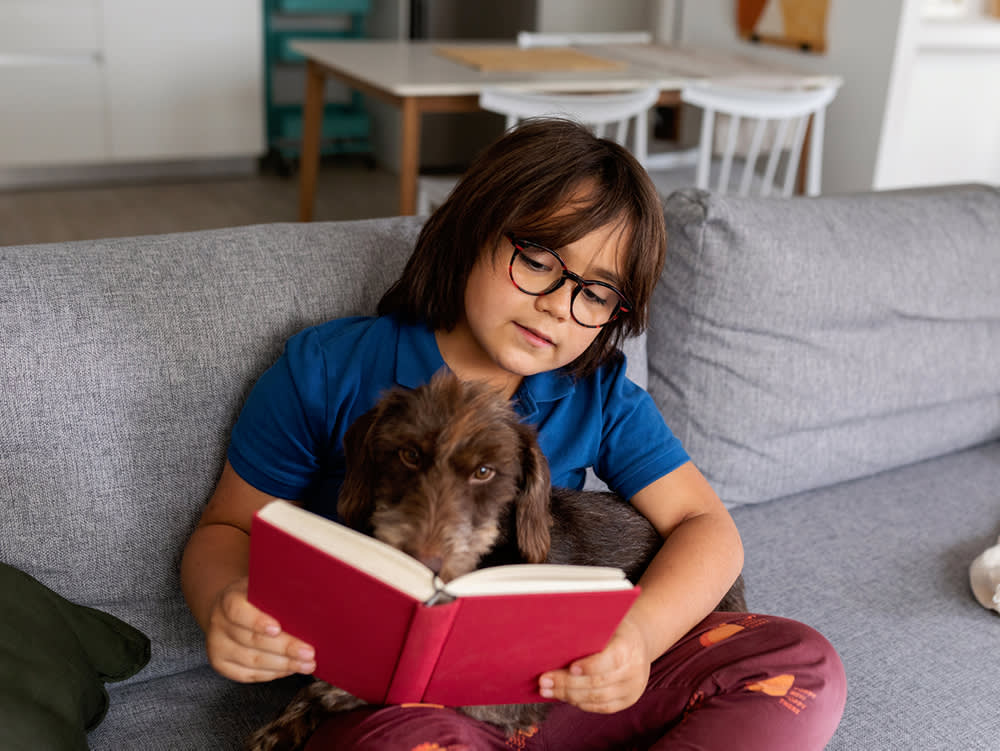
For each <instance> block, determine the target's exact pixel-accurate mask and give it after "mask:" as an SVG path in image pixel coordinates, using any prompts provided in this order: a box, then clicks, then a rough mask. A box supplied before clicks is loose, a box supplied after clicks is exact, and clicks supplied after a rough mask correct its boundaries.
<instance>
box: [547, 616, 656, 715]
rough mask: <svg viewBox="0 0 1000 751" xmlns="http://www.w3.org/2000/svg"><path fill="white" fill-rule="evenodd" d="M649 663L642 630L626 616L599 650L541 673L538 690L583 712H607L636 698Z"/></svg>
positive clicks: (626, 705)
mask: <svg viewBox="0 0 1000 751" xmlns="http://www.w3.org/2000/svg"><path fill="white" fill-rule="evenodd" d="M649 666H650V659H649V657H648V655H647V654H646V644H645V642H644V641H643V639H642V634H641V633H640V631H639V628H638V626H636V625H635V623H634V622H633V621H631V620H630V619H629V617H628V616H626V618H625V620H623V621H622V622H621V624H620V625H619V626H618V630H617V631H615V633H614V635H613V636H612V637H611V641H609V642H608V646H607V647H605V648H604V650H603V651H601V652H598V653H597V654H593V655H590V656H589V657H584V658H582V659H579V660H577V661H576V662H574V663H573V664H572V665H570V666H569V668H568V669H566V670H554V671H550V672H548V673H544V674H542V676H541V677H540V678H539V680H538V685H539V692H540V693H541V695H542V696H544V697H546V698H555V699H561V700H562V701H565V702H568V703H569V704H573V705H574V706H577V707H579V708H580V709H582V710H584V711H586V712H601V713H605V714H610V713H611V712H618V711H620V710H622V709H625V708H626V707H630V706H632V705H633V704H635V702H636V701H638V700H639V697H640V696H642V693H643V691H645V690H646V683H647V682H648V681H649Z"/></svg>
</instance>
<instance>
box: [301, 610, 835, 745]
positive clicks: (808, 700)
mask: <svg viewBox="0 0 1000 751" xmlns="http://www.w3.org/2000/svg"><path fill="white" fill-rule="evenodd" d="M846 693H847V684H846V679H845V676H844V668H843V666H842V664H841V662H840V658H839V657H838V656H837V653H836V652H835V651H834V649H833V647H832V646H831V645H830V643H829V642H828V641H827V640H826V639H825V638H823V636H821V635H820V634H819V633H817V632H816V631H814V630H813V629H811V628H809V627H808V626H805V625H803V624H801V623H798V622H796V621H790V620H787V619H784V618H776V617H772V616H763V615H751V614H745V613H712V614H711V615H709V616H708V617H707V618H706V619H705V620H704V621H702V622H701V623H700V624H698V626H696V627H695V628H694V629H692V630H691V632H690V633H689V634H688V635H687V636H685V637H684V638H683V639H681V640H680V641H679V642H677V644H675V645H674V646H673V647H671V648H670V650H669V651H668V652H667V653H666V654H664V655H663V656H662V657H660V658H659V659H658V660H656V661H655V662H654V663H653V665H652V670H651V672H650V677H649V684H648V685H647V687H646V691H645V693H644V694H643V695H642V697H641V698H640V699H639V701H637V702H636V703H635V704H633V705H632V706H631V707H629V708H627V709H624V710H622V711H620V712H616V713H615V714H593V713H589V712H584V711H582V710H579V709H577V708H575V707H572V706H570V705H568V704H556V705H555V706H554V707H553V709H552V711H551V712H550V713H549V716H548V718H547V719H546V721H545V722H544V723H543V724H542V725H541V726H540V727H538V728H532V729H531V730H530V731H527V732H520V733H518V734H516V735H514V736H511V737H506V736H505V735H504V734H503V733H501V732H500V731H499V730H497V729H496V728H495V727H493V726H491V725H486V724H484V723H481V722H478V721H476V720H472V719H470V718H468V717H466V716H465V715H462V714H460V713H458V712H455V711H454V710H452V709H448V708H445V707H439V706H434V705H426V704H419V705H403V706H390V707H366V708H362V709H359V710H356V711H354V712H348V713H346V714H342V715H338V716H335V717H332V718H331V719H329V720H327V721H326V722H325V723H324V724H323V725H322V726H320V728H319V729H318V730H317V731H316V733H315V734H314V736H313V737H312V739H311V740H310V742H309V744H308V746H307V751H322V750H324V749H338V750H341V749H345V750H346V749H354V750H356V751H362V750H363V751H397V750H398V751H480V749H482V750H484V751H485V750H486V749H489V750H490V751H511V749H519V750H523V751H543V750H544V751H598V750H601V751H604V750H611V749H614V751H626V750H628V751H631V750H632V749H671V750H672V751H676V750H679V749H684V750H685V751H693V750H694V749H699V750H704V751H710V750H711V751H715V750H725V751H730V750H731V749H740V750H741V751H755V750H756V749H760V750H761V751H764V750H765V749H766V750H767V751H784V750H787V751H810V750H811V749H822V748H823V747H824V746H825V745H826V743H827V741H829V740H830V737H831V736H832V735H833V732H834V730H835V729H836V728H837V724H838V723H839V722H840V717H841V714H842V713H843V711H844V702H845V699H846Z"/></svg>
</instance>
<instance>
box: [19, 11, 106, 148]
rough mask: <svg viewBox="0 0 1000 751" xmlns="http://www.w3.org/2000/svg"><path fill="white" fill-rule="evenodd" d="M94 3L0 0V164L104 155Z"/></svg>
mask: <svg viewBox="0 0 1000 751" xmlns="http://www.w3.org/2000/svg"><path fill="white" fill-rule="evenodd" d="M97 2H98V0H89V1H88V0H3V1H2V2H0V164H2V165H10V166H22V165H51V164H64V163H67V162H70V163H78V162H92V161H100V160H102V159H104V158H105V157H106V156H107V139H106V119H105V99H104V86H103V80H102V68H101V58H100V29H99V26H100V12H99V8H98V6H97Z"/></svg>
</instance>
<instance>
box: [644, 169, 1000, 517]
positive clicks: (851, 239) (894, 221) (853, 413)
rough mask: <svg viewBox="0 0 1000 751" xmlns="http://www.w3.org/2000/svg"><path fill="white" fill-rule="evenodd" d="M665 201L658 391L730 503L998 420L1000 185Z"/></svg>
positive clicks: (899, 461)
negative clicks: (666, 238)
mask: <svg viewBox="0 0 1000 751" xmlns="http://www.w3.org/2000/svg"><path fill="white" fill-rule="evenodd" d="M665 210H666V219H667V226H668V232H669V253H668V257H667V264H666V268H665V270H664V273H663V276H662V278H661V280H660V283H659V285H658V286H657V289H656V292H655V294H654V302H653V305H654V310H655V311H656V313H655V319H654V320H653V322H652V324H651V326H650V332H649V340H648V348H649V357H650V360H649V367H650V383H649V390H650V393H651V394H652V395H653V397H654V399H655V400H656V401H657V403H658V404H659V405H660V407H661V409H662V410H663V412H664V415H665V417H666V419H667V421H668V423H669V424H670V426H671V428H672V429H673V430H674V432H675V433H676V434H677V435H678V436H679V437H680V439H681V440H682V441H683V442H684V444H685V447H686V448H687V450H688V451H689V453H690V454H691V456H692V457H693V459H694V461H695V463H696V464H698V465H699V467H700V468H701V469H702V471H703V472H704V473H705V474H706V476H707V477H708V478H709V480H710V481H711V482H712V484H713V486H714V487H715V488H716V490H717V491H718V493H719V495H720V496H721V497H722V498H723V500H724V501H725V502H726V503H727V504H729V505H731V506H732V505H738V504H743V503H753V502H758V501H764V500H767V499H770V498H776V497H779V496H784V495H788V494H791V493H796V492H800V491H803V490H808V489H810V488H817V487H821V486H824V485H829V484H832V483H835V482H839V481H843V480H848V479H851V478H855V477H860V476H864V475H870V474H873V473H875V472H879V471H881V470H885V469H888V468H891V467H896V466H900V465H905V464H908V463H911V462H916V461H919V460H921V459H925V458H928V457H934V456H938V455H942V454H945V453H948V452H952V451H957V450H959V449H962V448H965V447H968V446H973V445H976V444H979V443H982V442H984V441H987V440H989V439H991V438H995V437H997V436H998V435H1000V292H998V290H1000V242H998V240H997V238H998V237H1000V192H998V191H997V190H995V189H990V188H986V187H977V186H965V187H956V188H954V189H951V190H942V189H940V188H939V189H937V190H935V191H899V192H893V193H874V194H866V195H864V196H834V197H822V198H813V199H806V198H792V199H763V198H756V199H754V198H737V197H726V196H719V195H713V194H709V193H706V192H701V191H682V192H678V193H674V194H673V195H671V196H670V197H669V198H668V199H667V201H666V205H665Z"/></svg>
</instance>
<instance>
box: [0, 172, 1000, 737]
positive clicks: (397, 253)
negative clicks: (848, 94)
mask: <svg viewBox="0 0 1000 751" xmlns="http://www.w3.org/2000/svg"><path fill="white" fill-rule="evenodd" d="M666 212H667V217H668V225H669V230H670V248H669V250H670V253H669V258H668V264H667V269H666V271H665V273H664V276H663V279H662V280H661V283H660V285H659V287H658V291H657V293H656V297H655V300H654V307H653V314H652V317H651V321H652V322H651V328H650V331H649V334H648V338H647V339H644V340H638V341H635V342H632V343H630V347H629V352H630V358H631V359H630V364H631V367H632V368H633V372H634V377H635V379H637V380H639V381H641V382H647V383H648V388H649V390H650V392H651V393H652V394H653V396H654V397H655V398H656V400H657V402H658V403H659V405H660V406H661V408H662V410H663V412H664V414H665V416H666V418H667V420H668V422H669V424H670V425H671V426H672V427H673V429H674V430H675V432H676V433H677V434H678V435H679V436H680V437H681V439H682V440H683V441H684V442H685V444H686V446H687V447H688V449H689V451H690V452H691V454H692V455H693V456H694V458H695V460H696V463H697V464H698V465H699V466H700V467H701V469H702V470H703V471H704V472H705V473H706V474H707V476H708V477H709V479H710V480H711V481H712V482H713V484H714V486H715V487H716V488H717V490H718V491H719V493H720V495H721V496H722V497H723V499H724V500H725V501H726V502H727V503H729V504H730V505H731V506H732V508H733V514H734V517H735V519H736V522H737V524H738V525H739V528H740V530H741V533H742V535H743V540H744V545H745V548H746V568H745V575H746V580H747V586H748V596H749V600H750V603H751V607H752V608H753V609H755V610H758V611H761V612H767V613H775V614H780V615H786V616H789V617H792V618H797V619H800V620H802V621H804V622H806V623H809V624H811V625H813V626H815V627H817V628H818V629H819V630H821V631H822V632H823V633H824V634H826V635H827V637H828V638H829V639H830V640H831V641H832V642H833V643H834V645H835V646H836V647H837V648H838V649H839V651H840V654H841V655H842V657H843V660H844V663H845V665H846V669H847V675H848V680H849V696H848V702H847V709H846V713H845V715H844V719H843V722H842V724H841V727H840V728H839V730H838V732H837V733H836V735H835V737H834V739H833V741H832V743H831V744H830V746H829V748H831V749H849V750H856V751H861V750H864V751H869V750H870V749H950V750H951V749H963V750H965V749H997V748H1000V713H998V712H997V711H996V708H997V699H996V697H997V692H998V689H1000V649H998V645H1000V621H998V620H997V615H996V613H994V612H991V611H987V610H986V609H984V608H982V607H980V606H979V605H978V604H977V603H976V602H975V600H974V599H973V597H972V596H971V593H970V591H969V586H968V579H967V567H968V565H969V563H970V562H971V561H972V559H973V558H974V557H975V556H976V555H977V554H978V553H979V552H981V551H982V550H983V549H985V548H986V547H988V546H989V545H991V544H993V542H994V541H995V540H996V538H997V534H998V532H1000V440H998V438H1000V192H998V191H997V190H995V189H991V188H985V187H972V186H970V187H954V188H942V189H938V190H926V191H914V192H899V193H882V194H867V195H857V196H842V197H824V198H818V199H789V200H784V199H771V200H766V199H737V198H724V197H714V196H710V195H708V194H704V193H699V192H695V191H691V192H683V193H678V194H674V195H673V196H672V197H671V198H669V199H668V200H667V203H666ZM418 227H419V220H416V219H413V218H390V219H383V220H370V221H360V222H351V223H325V224H312V225H295V224H287V225H266V226H256V227H243V228H234V229H226V230H218V231H207V232H197V233H188V234H176V235H165V236H155V237H140V238H128V239H113V240H102V241H95V242H82V243H69V244H59V245H45V246H26V247H6V248H0V562H3V563H6V564H9V566H12V567H15V568H17V569H20V570H22V571H24V572H26V573H28V574H30V575H31V576H33V577H35V578H36V579H37V580H38V581H40V582H41V583H42V584H44V585H47V586H48V587H50V588H51V589H52V590H54V591H55V592H57V593H58V594H59V595H62V596H64V597H65V598H68V599H69V600H71V601H73V602H76V603H80V604H83V605H86V606H90V607H92V608H96V609H99V610H101V611H104V612H106V613H109V614H112V615H114V616H117V617H118V618H120V619H122V620H124V621H125V622H127V623H129V624H131V625H132V626H135V627H136V628H138V629H140V630H141V631H142V632H144V633H145V634H146V635H148V637H149V638H150V641H151V644H152V658H151V660H150V661H149V663H148V664H147V665H145V667H143V668H142V669H141V670H139V671H138V673H136V674H135V675H133V676H132V677H131V678H128V679H126V680H124V681H120V682H118V683H111V684H109V686H108V690H109V693H110V709H109V710H108V713H107V715H106V717H105V718H104V719H103V722H101V723H100V724H99V725H97V726H96V728H94V729H93V730H91V732H89V734H88V735H87V742H88V743H89V745H90V747H91V748H94V749H114V750H115V751H119V750H120V749H132V748H143V749H147V750H148V751H155V750H157V749H209V748H212V749H225V748H238V747H239V740H240V738H242V737H243V736H244V735H245V734H246V733H247V732H248V731H249V730H251V729H252V728H253V727H255V726H257V725H258V724H259V723H260V722H261V721H262V720H264V719H266V718H268V717H270V716H271V714H272V713H273V712H275V711H276V710H277V709H278V708H279V707H280V706H281V705H282V704H283V703H284V701H285V700H287V698H288V697H289V696H290V694H291V693H292V692H294V691H295V689H296V688H297V685H298V684H299V683H300V680H299V679H296V678H293V679H288V680H285V681H281V682H278V683H277V684H274V685H258V686H244V685H238V684H235V683H231V682H228V681H226V680H224V679H222V678H220V677H218V676H216V675H215V674H214V673H213V672H212V671H211V669H210V668H209V667H208V666H207V663H206V659H205V655H204V651H203V646H202V639H201V634H200V632H199V630H198V628H197V626H196V625H195V623H194V621H193V620H192V618H191V617H190V615H189V614H188V611H187V609H186V608H185V605H184V602H183V599H182V597H181V594H180V590H179V584H178V573H177V571H178V562H179V558H180V553H181V550H182V548H183V545H184V542H185V540H186V539H187V537H188V535H189V534H190V532H191V530H192V528H193V526H194V524H195V522H196V520H197V518H198V515H199V512H200V510H201V508H202V505H203V504H204V502H205V500H206V498H207V497H208V495H209V492H210V490H211V488H212V486H213V483H214V481H215V479H216V476H217V474H218V472H219V470H220V468H221V465H222V462H223V455H224V449H225V445H226V440H227V435H228V431H229V429H230V426H231V425H232V423H233V420H234V419H235V416H236V414H237V411H238V409H239V407H240V404H241V402H242V400H243V398H244V397H245V395H246V393H247V390H248V388H249V387H250V385H251V384H252V383H253V382H254V380H255V378H256V377H257V376H258V375H259V374H260V373H261V372H262V370H263V369H264V368H265V367H266V366H267V365H268V364H269V363H270V362H271V361H272V360H273V359H274V358H275V357H276V356H277V354H278V353H279V351H280V348H281V346H282V342H283V341H284V340H285V338H286V337H288V336H289V335H290V334H292V333H293V332H295V331H297V330H299V329H301V328H302V327H304V326H307V325H309V324H312V323H314V322H318V321H320V320H324V319H326V318H330V317H335V316H341V315H345V314H353V313H364V312H370V311H371V310H372V308H373V305H374V302H375V300H376V299H377V297H378V295H379V293H380V291H381V290H383V289H385V287H386V286H387V285H388V284H389V283H390V282H391V281H392V280H393V279H394V277H395V276H396V274H397V272H398V271H399V269H400V268H401V265H402V262H403V260H404V259H405V257H406V255H407V253H408V250H409V248H410V246H411V245H412V243H413V240H414V238H415V236H416V233H417V230H418ZM646 350H648V361H647V360H646V359H645V357H644V352H645V351H646ZM647 379H648V380H647ZM10 595H11V593H10V592H0V610H2V609H4V608H5V607H6V606H5V605H3V604H2V600H3V598H4V597H5V596H6V597H9V596H10ZM36 637H37V638H36ZM39 639H40V637H38V636H37V634H34V633H32V634H23V644H21V645H15V651H16V650H18V649H19V650H23V653H25V654H27V653H33V652H35V651H39V650H41V651H44V650H46V649H47V646H46V645H45V644H44V643H40V642H39ZM2 669H3V667H2V666H0V670H2ZM108 675H110V676H111V677H121V676H115V675H114V674H113V673H110V674H109V673H105V674H104V676H103V677H108ZM53 690H55V684H53ZM35 699H36V700H37V701H38V702H41V703H44V697H35ZM0 703H2V702H0ZM98 714H99V713H98ZM97 719H99V717H97V716H95V717H93V718H91V722H93V721H96V720H97ZM24 747H25V748H28V747H31V748H47V747H49V746H45V745H44V744H37V745H31V746H29V745H25V746H24ZM52 747H55V746H52Z"/></svg>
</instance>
